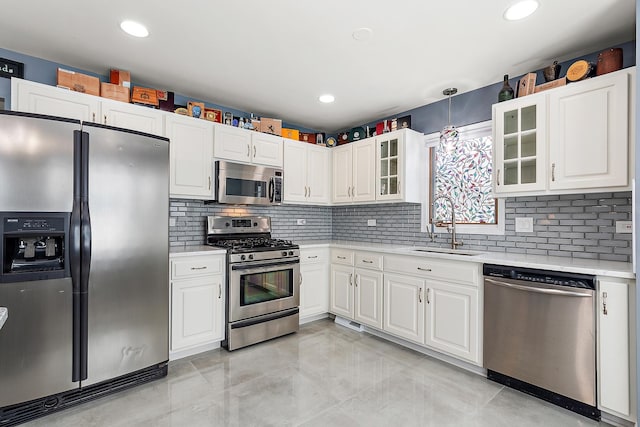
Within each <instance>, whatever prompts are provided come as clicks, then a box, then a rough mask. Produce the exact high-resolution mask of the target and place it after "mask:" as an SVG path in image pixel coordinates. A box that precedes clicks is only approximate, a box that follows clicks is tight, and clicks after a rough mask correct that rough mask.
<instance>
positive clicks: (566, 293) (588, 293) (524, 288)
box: [484, 277, 593, 297]
mask: <svg viewBox="0 0 640 427" xmlns="http://www.w3.org/2000/svg"><path fill="white" fill-rule="evenodd" d="M484 281H485V283H489V284H491V285H497V286H504V287H506V288H513V289H518V290H521V291H526V292H533V293H537V294H551V295H563V296H569V297H593V291H592V290H586V289H585V290H583V291H565V290H562V289H557V287H554V288H551V287H550V286H549V287H544V288H543V287H539V286H535V285H533V286H526V285H518V284H515V283H512V282H506V281H501V280H495V279H490V278H488V277H485V279H484Z"/></svg>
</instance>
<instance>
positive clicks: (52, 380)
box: [0, 278, 78, 407]
mask: <svg viewBox="0 0 640 427" xmlns="http://www.w3.org/2000/svg"><path fill="white" fill-rule="evenodd" d="M71 301H72V300H71V279H68V278H67V279H55V280H40V281H33V282H19V283H0V304H2V306H3V307H6V308H8V310H9V313H10V316H9V317H8V318H7V320H6V322H5V324H4V326H3V327H2V329H0V407H3V406H8V405H13V404H16V403H20V402H26V401H29V400H32V399H37V398H40V397H45V396H48V395H52V394H56V393H60V392H63V391H66V390H70V389H73V388H77V387H78V383H73V382H72V381H71V368H72V366H71V364H72V354H71V348H72V345H71V339H72V329H71V322H72V318H71V315H72V308H71V304H72V302H71Z"/></svg>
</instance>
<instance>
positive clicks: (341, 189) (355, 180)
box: [333, 138, 376, 203]
mask: <svg viewBox="0 0 640 427" xmlns="http://www.w3.org/2000/svg"><path fill="white" fill-rule="evenodd" d="M375 176H376V141H375V138H367V139H365V140H362V141H358V142H352V143H350V144H347V145H344V146H341V147H338V148H334V149H333V202H334V203H353V202H372V201H375V199H376V184H375V181H376V180H375Z"/></svg>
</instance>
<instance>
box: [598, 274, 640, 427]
mask: <svg viewBox="0 0 640 427" xmlns="http://www.w3.org/2000/svg"><path fill="white" fill-rule="evenodd" d="M598 283H599V292H598V322H599V325H598V356H599V357H598V361H599V370H598V375H597V377H598V384H599V388H598V398H599V400H600V405H599V406H600V407H601V409H604V410H606V411H607V412H611V411H614V413H618V414H621V415H624V416H629V415H630V387H631V384H630V377H629V373H630V370H629V362H630V357H629V336H630V335H629V287H628V285H627V283H620V282H614V281H608V280H599V281H598ZM634 335H635V334H634Z"/></svg>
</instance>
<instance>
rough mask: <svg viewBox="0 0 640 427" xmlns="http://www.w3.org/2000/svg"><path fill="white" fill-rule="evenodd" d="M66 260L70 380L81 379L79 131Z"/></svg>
mask: <svg viewBox="0 0 640 427" xmlns="http://www.w3.org/2000/svg"><path fill="white" fill-rule="evenodd" d="M69 264H70V271H71V286H72V290H73V292H72V304H73V353H72V354H73V361H72V372H71V380H72V381H74V382H78V381H80V380H81V379H82V366H83V365H86V363H84V362H83V361H82V359H83V358H82V326H81V325H82V318H83V316H82V291H81V289H82V285H81V282H82V277H81V273H82V269H81V265H82V132H81V131H79V130H76V131H74V132H73V207H72V210H71V219H70V224H69Z"/></svg>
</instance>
